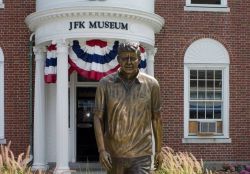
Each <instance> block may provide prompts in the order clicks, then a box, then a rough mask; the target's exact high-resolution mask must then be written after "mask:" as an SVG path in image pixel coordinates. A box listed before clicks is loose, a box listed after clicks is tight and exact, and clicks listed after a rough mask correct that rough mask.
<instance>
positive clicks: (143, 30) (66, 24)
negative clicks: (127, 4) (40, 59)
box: [26, 6, 164, 47]
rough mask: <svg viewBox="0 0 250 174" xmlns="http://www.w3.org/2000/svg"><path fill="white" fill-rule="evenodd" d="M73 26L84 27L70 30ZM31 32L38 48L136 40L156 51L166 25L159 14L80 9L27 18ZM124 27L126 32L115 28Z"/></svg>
mask: <svg viewBox="0 0 250 174" xmlns="http://www.w3.org/2000/svg"><path fill="white" fill-rule="evenodd" d="M74 22H82V23H85V24H84V27H83V26H78V27H76V28H74V29H73V30H70V25H71V24H72V23H74ZM90 22H92V23H94V22H100V23H103V22H108V23H109V26H108V27H104V28H100V27H99V28H90V27H88V25H89V23H90ZM26 23H27V25H28V26H29V28H30V30H31V31H33V32H35V35H36V44H42V43H46V42H51V40H58V39H62V38H63V39H76V38H77V39H79V38H85V39H91V38H97V39H106V40H116V39H117V40H134V41H139V42H141V43H143V44H144V45H146V46H150V47H154V44H155V33H158V32H159V31H160V30H161V28H162V27H163V25H164V19H163V18H162V17H160V16H159V15H157V14H154V13H149V12H145V11H141V10H135V9H128V8H114V7H100V6H96V7H93V6H81V7H62V8H55V9H49V10H43V11H38V12H35V13H33V14H31V15H29V16H28V17H27V18H26ZM117 23H118V24H119V23H122V24H123V26H126V29H125V30H122V29H119V28H118V29H117V27H114V26H112V25H113V24H117Z"/></svg>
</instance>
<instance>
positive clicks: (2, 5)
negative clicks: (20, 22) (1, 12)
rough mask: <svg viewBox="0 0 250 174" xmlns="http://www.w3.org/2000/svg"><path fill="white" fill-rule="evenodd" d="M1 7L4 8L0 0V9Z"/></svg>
mask: <svg viewBox="0 0 250 174" xmlns="http://www.w3.org/2000/svg"><path fill="white" fill-rule="evenodd" d="M1 8H4V3H3V0H0V9H1Z"/></svg>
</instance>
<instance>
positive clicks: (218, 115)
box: [214, 110, 221, 119]
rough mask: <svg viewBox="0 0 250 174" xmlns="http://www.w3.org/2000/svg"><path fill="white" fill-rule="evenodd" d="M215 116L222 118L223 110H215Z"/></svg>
mask: <svg viewBox="0 0 250 174" xmlns="http://www.w3.org/2000/svg"><path fill="white" fill-rule="evenodd" d="M214 118H215V119H221V110H214Z"/></svg>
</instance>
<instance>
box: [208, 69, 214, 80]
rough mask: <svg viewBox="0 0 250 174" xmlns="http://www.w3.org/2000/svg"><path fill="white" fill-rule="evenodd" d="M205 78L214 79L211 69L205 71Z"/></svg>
mask: <svg viewBox="0 0 250 174" xmlns="http://www.w3.org/2000/svg"><path fill="white" fill-rule="evenodd" d="M207 79H214V71H213V70H208V71H207Z"/></svg>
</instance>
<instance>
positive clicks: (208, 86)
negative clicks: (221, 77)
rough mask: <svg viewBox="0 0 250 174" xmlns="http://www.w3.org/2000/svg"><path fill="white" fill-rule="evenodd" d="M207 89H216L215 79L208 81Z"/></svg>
mask: <svg viewBox="0 0 250 174" xmlns="http://www.w3.org/2000/svg"><path fill="white" fill-rule="evenodd" d="M207 90H214V81H213V80H208V81H207Z"/></svg>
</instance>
